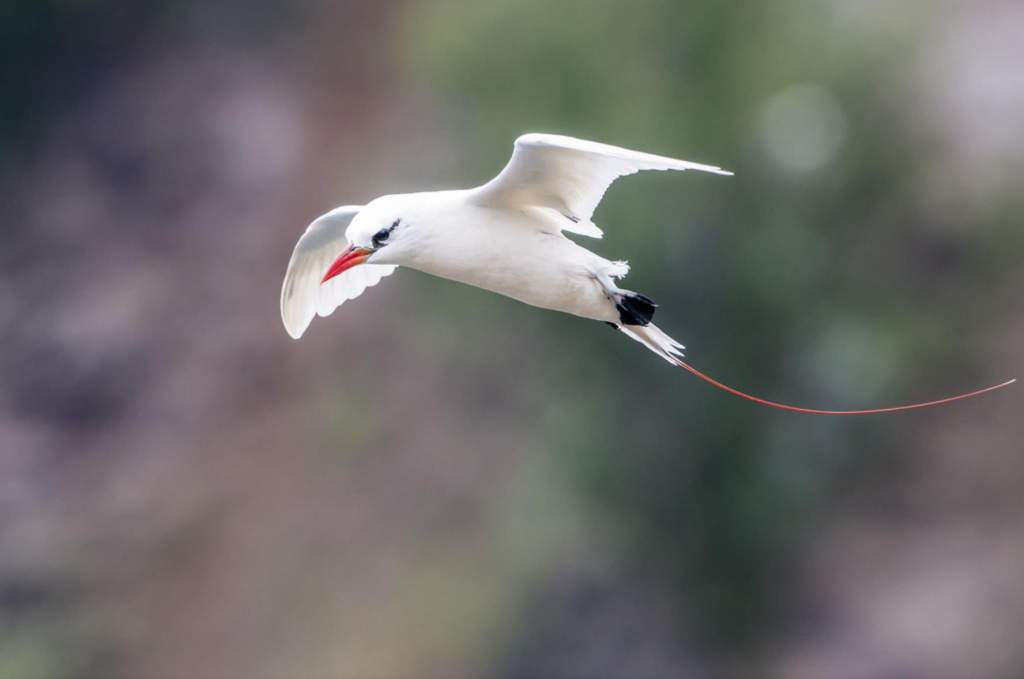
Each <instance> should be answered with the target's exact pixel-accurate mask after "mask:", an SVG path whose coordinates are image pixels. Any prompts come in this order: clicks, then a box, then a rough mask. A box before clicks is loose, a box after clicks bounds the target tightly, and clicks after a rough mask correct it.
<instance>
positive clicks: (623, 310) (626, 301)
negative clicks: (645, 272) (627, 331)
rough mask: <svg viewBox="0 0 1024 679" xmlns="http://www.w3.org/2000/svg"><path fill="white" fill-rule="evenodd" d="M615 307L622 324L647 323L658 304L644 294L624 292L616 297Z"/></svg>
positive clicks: (652, 316)
mask: <svg viewBox="0 0 1024 679" xmlns="http://www.w3.org/2000/svg"><path fill="white" fill-rule="evenodd" d="M615 308H616V309H617V310H618V312H619V320H620V321H622V323H623V325H647V324H648V323H650V322H651V319H652V318H654V310H655V309H657V308H658V305H657V304H655V303H654V300H653V299H651V298H650V297H647V296H646V295H641V294H640V293H638V292H624V293H622V294H621V295H619V296H618V298H617V299H616V302H615Z"/></svg>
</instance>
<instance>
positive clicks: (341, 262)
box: [320, 245, 373, 283]
mask: <svg viewBox="0 0 1024 679" xmlns="http://www.w3.org/2000/svg"><path fill="white" fill-rule="evenodd" d="M372 254H373V250H371V249H369V248H360V247H356V246H355V245H350V246H348V247H347V248H345V251H344V252H342V253H341V254H340V255H338V258H337V259H336V260H334V264H331V267H330V268H329V269H327V273H325V274H324V277H323V278H322V279H320V282H321V283H326V282H327V281H329V280H331V279H332V278H334V277H335V276H338V275H340V274H342V273H344V272H346V271H348V270H349V269H351V268H352V267H354V266H359V265H360V264H362V263H363V262H365V261H366V260H367V259H369V258H370V255H372Z"/></svg>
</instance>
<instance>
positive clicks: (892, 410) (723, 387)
mask: <svg viewBox="0 0 1024 679" xmlns="http://www.w3.org/2000/svg"><path fill="white" fill-rule="evenodd" d="M677 363H678V364H679V366H680V367H682V368H684V369H686V370H688V371H690V372H691V373H693V374H694V375H695V376H697V377H699V378H700V379H702V380H704V381H705V382H707V383H708V384H710V385H711V386H713V387H717V388H719V389H721V390H722V391H727V392H729V393H730V394H732V395H734V396H739V397H740V398H745V399H746V400H748V401H753V402H754V403H760V404H761V405H764V406H768V407H770V408H778V409H779V410H789V411H792V412H794V413H810V414H811V415H875V414H878V413H895V412H899V411H901V410H918V409H920V408H930V407H931V406H937V405H942V404H943V403H952V402H953V401H961V400H963V399H966V398H973V397H974V396H980V395H981V394H984V393H986V392H989V391H995V390H996V389H1002V388H1003V387H1008V386H1010V385H1011V384H1013V383H1014V382H1016V381H1017V380H1016V378H1014V379H1012V380H1006V381H1005V382H1002V383H1000V384H994V385H992V386H991V387H985V388H984V389H978V390H976V391H970V392H967V393H966V394H957V395H956V396H947V397H946V398H940V399H937V400H935V401H925V402H923V403H909V404H907V405H900V406H890V407H888V408H867V409H865V410H822V409H820V408H802V407H800V406H791V405H787V404H785V403H777V402H775V401H769V400H768V399H764V398H760V397H758V396H751V395H750V394H747V393H744V392H742V391H740V390H739V389H734V388H733V387H730V386H728V385H726V384H722V383H721V382H719V381H718V380H716V379H714V378H713V377H709V376H707V375H705V374H704V373H702V372H701V371H699V370H697V369H696V368H694V367H693V366H692V365H690V364H689V363H686V362H685V361H677Z"/></svg>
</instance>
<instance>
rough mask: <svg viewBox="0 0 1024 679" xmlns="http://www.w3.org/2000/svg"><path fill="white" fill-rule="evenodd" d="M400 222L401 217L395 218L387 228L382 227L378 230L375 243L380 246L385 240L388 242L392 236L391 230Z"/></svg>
mask: <svg viewBox="0 0 1024 679" xmlns="http://www.w3.org/2000/svg"><path fill="white" fill-rule="evenodd" d="M400 223H401V219H395V220H394V221H393V222H391V225H390V226H387V227H386V228H382V229H380V230H379V231H377V232H376V234H374V239H373V240H374V245H375V246H377V247H380V246H381V245H382V244H383V243H384V242H386V241H387V240H388V238H389V237H390V236H391V231H393V230H394V229H395V228H397V227H398V224H400Z"/></svg>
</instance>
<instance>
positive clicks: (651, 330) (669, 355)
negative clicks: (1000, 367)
mask: <svg viewBox="0 0 1024 679" xmlns="http://www.w3.org/2000/svg"><path fill="white" fill-rule="evenodd" d="M617 327H618V328H619V330H621V331H622V332H623V333H625V334H626V335H628V336H629V337H632V338H633V339H635V340H636V341H637V342H640V343H641V344H643V345H644V346H646V347H647V348H648V349H650V350H651V351H653V352H654V353H656V354H657V355H658V356H661V357H662V358H663V359H665V360H666V361H668V362H669V363H671V364H672V365H674V366H677V367H680V368H682V369H683V370H686V371H688V372H690V373H691V374H693V375H694V376H696V377H699V378H700V379H702V380H704V381H705V382H707V383H708V384H710V385H711V386H713V387H715V388H717V389H721V390H722V391H726V392H728V393H730V394H732V395H733V396H739V397H740V398H743V399H746V400H748V401H753V402H754V403H759V404H761V405H763V406H768V407H769V408H776V409H778V410H788V411H790V412H796V413H809V414H812V415H874V414H878V413H894V412H899V411H903V410H918V409H920V408H929V407H931V406H937V405H941V404H943V403H952V402H953V401H961V400H963V399H967V398H973V397H974V396H980V395H981V394H984V393H987V392H989V391H995V390H996V389H1002V388H1003V387H1007V386H1009V385H1011V384H1013V383H1014V382H1016V381H1017V380H1007V381H1005V382H1002V383H1000V384H995V385H992V386H990V387H985V388H983V389H977V390H975V391H970V392H967V393H964V394H957V395H955V396H947V397H945V398H940V399H936V400H933V401H923V402H920V403H908V404H904V405H897V406H888V407H884V408H867V409H862V410H826V409H822V408H805V407H803V406H794V405H789V404H788V403H779V402H777V401H769V400H768V399H765V398H761V397H760V396H753V395H752V394H748V393H746V392H743V391H740V390H739V389H736V388H735V387H730V386H728V385H726V384H722V383H721V382H719V381H718V380H716V379H714V378H713V377H709V376H707V375H705V374H704V373H702V372H701V371H699V370H697V369H696V368H694V367H693V366H692V365H690V364H689V363H687V362H686V361H684V360H683V349H684V348H685V347H683V345H682V344H680V343H679V342H676V341H675V340H674V339H672V338H671V337H669V336H668V335H666V334H665V333H664V332H662V331H661V330H660V329H659V328H658V327H657V326H656V325H654V324H653V323H648V324H647V325H628V324H621V325H619V326H617Z"/></svg>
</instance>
